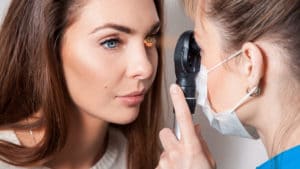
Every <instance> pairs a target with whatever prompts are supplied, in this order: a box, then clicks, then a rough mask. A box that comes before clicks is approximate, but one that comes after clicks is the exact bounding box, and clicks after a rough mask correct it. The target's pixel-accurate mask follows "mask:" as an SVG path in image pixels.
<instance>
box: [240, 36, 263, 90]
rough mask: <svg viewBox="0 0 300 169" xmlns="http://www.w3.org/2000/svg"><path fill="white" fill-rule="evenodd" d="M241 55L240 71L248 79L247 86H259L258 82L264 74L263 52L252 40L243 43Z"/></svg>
mask: <svg viewBox="0 0 300 169" xmlns="http://www.w3.org/2000/svg"><path fill="white" fill-rule="evenodd" d="M241 57H242V60H243V63H244V64H243V67H242V71H243V74H244V75H245V76H246V78H247V79H248V84H249V86H248V88H253V87H260V86H259V85H260V84H259V83H260V80H261V79H262V77H263V75H264V64H265V63H264V52H263V51H262V50H261V48H259V46H258V45H256V44H255V43H252V42H247V43H244V44H243V47H242V53H241Z"/></svg>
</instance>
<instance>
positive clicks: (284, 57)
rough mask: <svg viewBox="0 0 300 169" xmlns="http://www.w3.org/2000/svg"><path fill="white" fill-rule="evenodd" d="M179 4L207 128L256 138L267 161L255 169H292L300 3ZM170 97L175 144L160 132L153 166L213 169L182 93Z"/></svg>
mask: <svg viewBox="0 0 300 169" xmlns="http://www.w3.org/2000/svg"><path fill="white" fill-rule="evenodd" d="M185 2H186V7H187V9H188V11H189V12H190V14H191V16H192V18H193V19H194V21H195V29H194V32H195V39H196V41H197V44H198V45H199V46H200V48H201V69H200V73H199V75H198V78H197V82H198V100H197V102H198V104H199V105H200V107H201V110H202V112H203V114H204V115H205V116H206V117H207V119H208V121H209V123H210V125H211V127H213V128H215V129H216V130H217V131H219V132H220V133H222V134H224V135H234V136H239V137H244V138H252V139H257V138H258V137H260V138H261V140H262V142H263V144H264V146H265V148H266V151H267V153H268V156H269V157H270V160H268V161H266V162H265V163H264V164H261V165H260V166H258V167H257V169H296V168H297V169H298V168H300V160H299V157H300V105H299V100H300V55H299V54H300V36H299V32H300V1H299V0H185ZM171 94H172V98H173V102H174V106H175V109H176V113H177V118H178V119H179V120H178V121H179V123H180V125H179V126H180V127H181V131H182V137H181V138H182V139H181V140H180V141H178V140H176V138H175V137H174V135H173V134H172V133H171V132H170V130H168V129H165V130H162V132H161V140H162V144H163V146H164V149H165V151H164V153H163V154H162V156H161V159H160V162H159V166H158V167H157V168H159V169H176V168H178V169H183V168H184V169H211V168H215V162H214V160H213V158H212V156H211V154H210V153H209V151H208V149H207V146H206V144H205V141H204V140H203V139H202V138H201V135H200V134H199V132H198V129H199V127H198V129H195V128H194V126H193V123H192V120H191V116H190V113H189V111H188V108H187V106H186V104H185V102H184V97H183V95H182V92H181V91H180V90H178V88H177V87H176V86H172V90H171ZM245 160H247V159H245Z"/></svg>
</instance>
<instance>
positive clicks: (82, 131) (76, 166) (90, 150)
mask: <svg viewBox="0 0 300 169" xmlns="http://www.w3.org/2000/svg"><path fill="white" fill-rule="evenodd" d="M74 117H76V116H74ZM71 121H72V122H71V124H70V129H69V133H68V136H69V137H68V140H67V142H66V146H65V147H64V148H63V150H62V151H61V152H59V153H58V154H56V155H55V157H54V158H53V159H52V160H51V161H49V163H47V164H46V165H47V166H49V167H51V168H56V169H60V168H61V169H68V168H70V169H71V168H72V169H81V168H90V167H91V166H92V165H94V164H95V163H96V162H97V161H99V159H101V157H102V156H103V154H104V153H105V150H106V144H107V141H106V140H107V127H108V123H107V122H105V121H102V120H100V119H99V118H96V117H94V116H92V115H90V114H88V113H84V112H81V113H78V116H77V117H76V118H73V119H72V120H71Z"/></svg>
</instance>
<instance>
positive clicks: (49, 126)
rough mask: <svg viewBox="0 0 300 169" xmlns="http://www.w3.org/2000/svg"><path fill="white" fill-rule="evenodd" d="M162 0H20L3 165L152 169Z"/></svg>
mask: <svg viewBox="0 0 300 169" xmlns="http://www.w3.org/2000/svg"><path fill="white" fill-rule="evenodd" d="M160 25H161V1H159V0H154V1H153V0H142V1H141V0H127V1H119V0H109V1H101V0H21V1H20V0H13V1H12V2H11V4H10V7H9V10H8V13H7V15H6V17H5V19H4V22H3V24H2V27H1V34H0V46H1V47H0V168H1V169H2V168H3V169H4V168H17V167H22V168H44V167H47V168H63V169H67V168H72V169H76V168H101V169H122V168H128V169H152V168H154V167H155V165H157V162H158V155H159V145H158V138H157V136H158V130H159V124H160V113H161V107H160V106H161V105H160V104H161V100H160V93H161V92H160V90H161V78H162V74H161V73H162V70H161V65H162V58H161V57H160V47H159V44H160V43H159V41H160V38H159V37H160V33H161V31H160V30H161V29H160Z"/></svg>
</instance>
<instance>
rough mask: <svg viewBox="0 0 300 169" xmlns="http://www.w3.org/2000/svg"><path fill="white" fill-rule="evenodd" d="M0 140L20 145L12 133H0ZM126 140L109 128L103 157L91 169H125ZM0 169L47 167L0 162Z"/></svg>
mask: <svg viewBox="0 0 300 169" xmlns="http://www.w3.org/2000/svg"><path fill="white" fill-rule="evenodd" d="M0 140H5V141H9V142H12V143H15V144H19V145H20V141H19V140H18V138H17V136H16V134H15V133H14V131H0ZM126 155H127V140H126V138H125V136H124V135H123V134H122V133H121V132H120V131H118V130H116V129H113V128H110V129H109V138H108V146H107V149H106V152H105V154H104V155H103V157H102V158H101V159H100V160H99V161H98V162H97V163H96V164H95V165H94V166H93V167H91V169H126V168H127V156H126ZM0 169H48V168H47V167H36V168H22V167H16V166H12V165H9V164H6V163H4V162H1V161H0Z"/></svg>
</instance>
